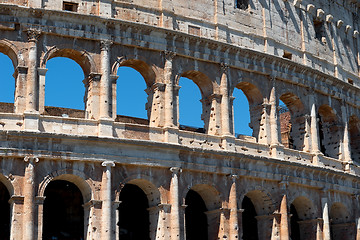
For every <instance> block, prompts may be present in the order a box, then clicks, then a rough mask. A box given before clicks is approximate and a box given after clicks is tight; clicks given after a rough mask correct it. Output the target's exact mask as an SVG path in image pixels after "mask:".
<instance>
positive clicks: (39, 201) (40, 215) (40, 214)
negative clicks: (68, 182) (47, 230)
mask: <svg viewBox="0 0 360 240" xmlns="http://www.w3.org/2000/svg"><path fill="white" fill-rule="evenodd" d="M44 201H45V196H37V197H35V203H36V206H37V225H36V230H37V231H36V232H37V238H36V239H38V240H42V234H43V225H44V222H43V219H44Z"/></svg>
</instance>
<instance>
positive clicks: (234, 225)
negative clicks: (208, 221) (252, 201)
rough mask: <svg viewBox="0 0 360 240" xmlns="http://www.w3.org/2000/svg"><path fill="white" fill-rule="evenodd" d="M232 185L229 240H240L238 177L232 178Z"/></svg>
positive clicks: (232, 176)
mask: <svg viewBox="0 0 360 240" xmlns="http://www.w3.org/2000/svg"><path fill="white" fill-rule="evenodd" d="M230 178H231V181H232V184H231V188H230V194H229V209H230V217H229V239H230V240H237V239H239V219H238V206H237V187H236V180H237V179H238V178H239V177H238V176H237V175H231V176H230Z"/></svg>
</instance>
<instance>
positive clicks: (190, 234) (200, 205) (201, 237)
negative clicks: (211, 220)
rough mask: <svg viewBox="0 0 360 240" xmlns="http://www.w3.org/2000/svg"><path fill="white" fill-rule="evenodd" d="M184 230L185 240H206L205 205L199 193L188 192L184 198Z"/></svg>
mask: <svg viewBox="0 0 360 240" xmlns="http://www.w3.org/2000/svg"><path fill="white" fill-rule="evenodd" d="M185 205H187V207H186V208H185V230H186V239H187V240H207V239H208V221H207V216H206V211H207V208H206V205H205V202H204V200H203V199H202V197H201V196H200V194H199V193H197V192H196V191H194V190H191V189H190V190H189V191H188V193H187V194H186V198H185Z"/></svg>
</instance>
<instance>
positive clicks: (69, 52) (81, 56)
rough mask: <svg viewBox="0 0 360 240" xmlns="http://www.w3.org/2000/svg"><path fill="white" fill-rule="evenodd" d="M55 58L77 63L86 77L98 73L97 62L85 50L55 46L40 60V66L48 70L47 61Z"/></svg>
mask: <svg viewBox="0 0 360 240" xmlns="http://www.w3.org/2000/svg"><path fill="white" fill-rule="evenodd" d="M55 57H65V58H69V59H71V60H73V61H75V62H76V63H77V64H79V65H80V67H81V69H82V70H83V72H84V77H87V76H89V75H90V73H97V69H96V64H95V61H94V60H93V58H92V57H91V55H90V54H89V53H88V52H87V51H86V50H84V49H79V48H75V49H74V47H73V46H68V45H59V46H54V47H52V48H50V49H49V50H48V51H47V52H45V53H44V54H43V56H42V58H41V60H40V66H41V67H42V68H46V63H47V61H49V60H50V59H52V58H55Z"/></svg>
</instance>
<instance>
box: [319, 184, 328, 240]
mask: <svg viewBox="0 0 360 240" xmlns="http://www.w3.org/2000/svg"><path fill="white" fill-rule="evenodd" d="M321 208H322V219H323V231H322V232H323V240H330V217H329V206H328V198H327V190H326V189H324V190H322V192H321Z"/></svg>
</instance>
